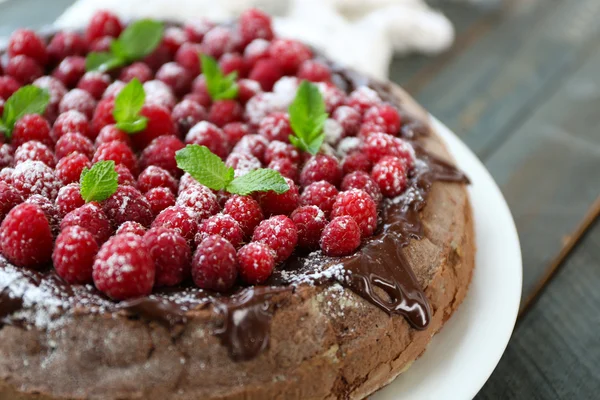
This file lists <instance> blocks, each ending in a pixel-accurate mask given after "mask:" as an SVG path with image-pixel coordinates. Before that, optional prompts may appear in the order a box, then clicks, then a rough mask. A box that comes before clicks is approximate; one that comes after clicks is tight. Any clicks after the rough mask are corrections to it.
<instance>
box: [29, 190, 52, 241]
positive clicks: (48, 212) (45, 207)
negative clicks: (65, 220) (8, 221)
mask: <svg viewBox="0 0 600 400" xmlns="http://www.w3.org/2000/svg"><path fill="white" fill-rule="evenodd" d="M25 203H27V204H35V205H36V206H38V207H39V208H40V209H41V210H42V211H43V212H44V215H45V216H46V218H47V219H48V223H49V224H50V231H51V232H52V234H53V235H55V236H56V235H58V232H59V224H60V214H59V212H58V208H57V207H56V206H55V205H54V203H53V202H52V201H50V200H48V199H47V198H45V197H43V196H40V195H39V194H34V195H32V196H31V197H29V198H28V199H27V200H25Z"/></svg>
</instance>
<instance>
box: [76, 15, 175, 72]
mask: <svg viewBox="0 0 600 400" xmlns="http://www.w3.org/2000/svg"><path fill="white" fill-rule="evenodd" d="M164 30H165V28H164V24H163V23H162V22H158V21H154V20H151V19H141V20H139V21H135V22H133V23H131V24H130V25H129V26H128V27H127V28H126V29H125V30H124V31H123V32H122V33H121V35H120V36H119V38H118V39H115V40H113V41H112V43H111V44H110V51H107V52H100V53H99V52H91V53H89V54H88V56H87V57H86V59H85V69H86V70H87V71H100V72H106V71H109V70H111V69H114V68H118V67H122V66H124V65H127V64H131V63H132V62H134V61H136V60H139V59H142V58H144V57H145V56H147V55H148V54H150V53H152V51H154V49H156V47H157V46H158V45H159V44H160V41H161V40H162V37H163V33H164Z"/></svg>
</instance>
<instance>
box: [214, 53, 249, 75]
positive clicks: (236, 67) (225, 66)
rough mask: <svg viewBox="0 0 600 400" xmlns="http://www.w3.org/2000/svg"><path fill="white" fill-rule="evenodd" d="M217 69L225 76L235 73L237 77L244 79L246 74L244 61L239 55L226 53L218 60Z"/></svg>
mask: <svg viewBox="0 0 600 400" xmlns="http://www.w3.org/2000/svg"><path fill="white" fill-rule="evenodd" d="M219 68H220V69H221V72H222V73H223V74H225V75H228V74H231V73H232V72H235V73H237V76H238V77H244V76H246V74H247V73H248V68H247V67H246V61H245V60H244V57H242V55H241V54H239V53H227V54H223V56H222V57H221V59H220V60H219Z"/></svg>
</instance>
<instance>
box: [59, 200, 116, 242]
mask: <svg viewBox="0 0 600 400" xmlns="http://www.w3.org/2000/svg"><path fill="white" fill-rule="evenodd" d="M70 226H80V227H82V228H83V229H86V230H87V231H89V232H90V233H91V234H92V235H94V238H95V239H96V242H98V244H102V243H104V242H105V241H106V240H107V239H108V238H109V237H110V235H111V234H112V229H111V228H110V222H109V220H108V217H107V216H106V214H105V213H104V211H102V208H100V205H99V204H98V203H87V204H85V205H83V206H81V207H79V208H76V209H75V210H73V211H71V212H69V213H68V214H67V215H65V217H64V218H63V220H62V221H61V223H60V230H61V231H64V230H65V229H67V228H68V227H70Z"/></svg>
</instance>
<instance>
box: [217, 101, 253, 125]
mask: <svg viewBox="0 0 600 400" xmlns="http://www.w3.org/2000/svg"><path fill="white" fill-rule="evenodd" d="M243 113H244V110H243V109H242V106H241V105H240V104H239V103H238V102H237V101H235V100H217V101H215V102H214V103H212V105H211V106H210V110H209V111H208V120H209V121H210V122H212V123H213V124H215V125H217V126H219V127H222V126H224V125H225V124H229V123H230V122H236V121H239V120H241V119H242V115H243Z"/></svg>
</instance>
